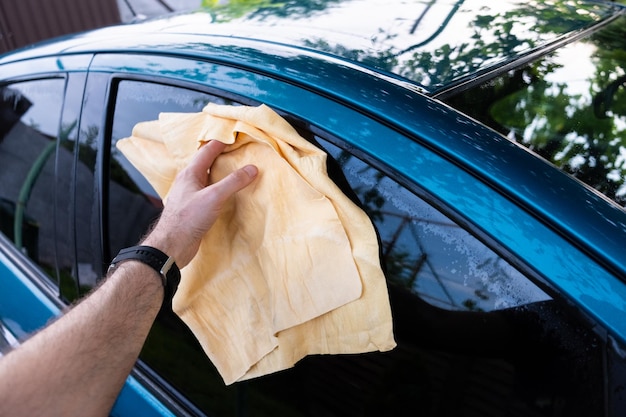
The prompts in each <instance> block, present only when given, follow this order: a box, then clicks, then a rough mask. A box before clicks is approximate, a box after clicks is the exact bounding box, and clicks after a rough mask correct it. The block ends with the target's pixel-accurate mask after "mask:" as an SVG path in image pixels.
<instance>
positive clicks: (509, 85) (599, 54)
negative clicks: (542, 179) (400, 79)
mask: <svg viewBox="0 0 626 417" xmlns="http://www.w3.org/2000/svg"><path fill="white" fill-rule="evenodd" d="M624 50H626V17H623V18H621V19H618V20H617V21H616V22H614V23H612V24H610V25H608V26H607V27H605V28H603V29H602V30H600V31H599V32H597V33H595V34H593V35H592V36H590V37H589V38H587V39H583V40H581V41H578V42H575V43H573V44H571V45H568V46H566V47H564V48H560V49H558V50H557V51H556V52H554V53H552V54H551V55H548V56H546V57H543V58H542V59H540V60H538V61H536V62H533V63H531V64H530V65H528V66H527V67H524V68H520V69H516V70H514V71H510V72H508V73H506V74H505V75H503V76H501V77H499V78H497V79H494V80H490V81H489V82H487V83H484V84H482V85H479V86H477V87H475V88H473V89H470V90H468V91H465V92H462V93H460V94H457V95H454V96H451V97H448V98H446V99H445V100H446V101H447V102H448V103H449V104H451V105H452V106H454V107H456V108H459V109H461V110H462V111H463V112H465V113H467V114H469V115H470V116H472V117H474V118H476V119H478V120H480V121H482V122H483V123H486V124H487V125H489V126H491V127H493V128H494V129H495V130H497V131H499V132H500V133H502V134H503V135H505V136H507V137H509V138H510V139H513V140H515V141H517V142H519V143H521V144H523V145H525V146H527V147H528V148H530V149H532V150H534V151H535V152H537V153H538V154H540V155H541V156H543V157H544V158H546V159H548V160H549V161H551V162H553V163H554V164H555V165H556V166H558V167H560V168H561V169H562V170H564V171H566V172H568V173H570V174H573V175H574V176H576V177H577V178H579V179H580V180H582V181H583V182H585V183H587V184H588V185H590V186H591V187H593V188H595V189H597V190H599V191H600V192H602V193H604V194H605V195H606V196H607V197H609V198H611V199H613V200H614V201H616V202H617V203H618V204H620V205H622V206H624V205H626V183H625V179H626V157H625V155H626V55H624Z"/></svg>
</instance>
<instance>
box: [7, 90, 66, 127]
mask: <svg viewBox="0 0 626 417" xmlns="http://www.w3.org/2000/svg"><path fill="white" fill-rule="evenodd" d="M10 88H11V89H14V90H18V91H20V93H21V94H22V95H24V96H25V97H26V98H27V99H29V100H30V101H31V102H33V103H46V105H45V106H40V105H36V104H35V105H33V106H31V107H30V108H29V109H28V111H27V112H26V113H25V114H24V115H23V116H22V118H21V121H22V122H23V123H24V124H26V125H28V126H31V124H33V123H34V122H33V121H34V120H37V123H36V125H34V126H31V127H33V128H35V129H37V130H39V131H40V132H41V133H43V134H44V135H46V136H50V137H53V138H56V137H57V135H58V134H59V123H60V121H61V109H62V108H63V103H62V99H63V95H64V91H63V90H64V88H65V81H64V80H62V79H51V80H44V81H39V82H37V83H29V82H27V83H18V84H13V85H11V87H10ZM35 97H36V99H35ZM55 103H56V104H55Z"/></svg>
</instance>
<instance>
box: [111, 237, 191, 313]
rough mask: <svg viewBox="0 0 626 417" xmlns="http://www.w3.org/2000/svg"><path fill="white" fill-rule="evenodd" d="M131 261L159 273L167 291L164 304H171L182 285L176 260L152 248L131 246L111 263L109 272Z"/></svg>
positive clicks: (123, 250)
mask: <svg viewBox="0 0 626 417" xmlns="http://www.w3.org/2000/svg"><path fill="white" fill-rule="evenodd" d="M131 259H132V260H135V261H139V262H143V263H144V264H146V265H148V266H150V267H152V268H153V269H154V270H155V271H156V272H158V273H159V275H160V276H161V282H162V284H163V289H164V290H165V297H164V298H163V303H164V304H168V305H169V304H171V302H172V298H174V294H175V293H176V290H177V289H178V284H179V283H180V269H178V266H177V265H176V262H174V258H172V257H170V256H167V255H166V254H165V253H163V252H161V251H160V250H158V249H157V248H153V247H152V246H131V247H130V248H125V249H122V250H121V251H119V253H118V254H117V256H116V257H115V258H113V260H112V261H111V264H110V265H109V269H108V272H109V273H110V272H112V271H113V270H114V269H115V267H116V266H117V265H118V264H120V263H121V262H124V261H128V260H131Z"/></svg>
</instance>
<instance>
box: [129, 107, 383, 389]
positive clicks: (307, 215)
mask: <svg viewBox="0 0 626 417" xmlns="http://www.w3.org/2000/svg"><path fill="white" fill-rule="evenodd" d="M209 140H219V141H221V142H224V143H226V144H228V146H227V148H226V149H225V150H224V152H223V153H222V154H221V155H220V156H219V157H218V158H217V160H216V161H215V163H214V164H213V166H212V167H211V169H210V171H209V179H210V181H211V182H216V181H219V180H220V179H221V178H224V177H225V176H226V175H228V174H229V173H230V172H232V171H233V170H235V169H237V168H240V167H242V166H244V165H246V164H254V165H256V166H257V167H258V168H259V174H258V177H257V178H256V179H255V181H254V182H253V183H252V185H250V186H248V187H247V188H245V189H243V190H241V191H239V192H238V193H237V194H236V195H235V196H234V197H233V198H232V199H231V201H230V202H229V204H228V205H227V206H225V207H224V209H223V211H222V213H221V215H220V217H219V218H218V220H217V221H216V223H215V224H214V225H213V227H212V228H211V229H210V230H209V232H208V233H207V234H206V235H205V236H204V238H203V240H202V242H201V245H200V250H199V251H198V253H197V255H196V256H195V258H194V259H193V260H192V261H191V262H190V263H189V264H188V265H187V266H186V267H185V268H183V270H182V271H181V273H182V280H181V283H180V286H179V289H178V292H177V293H176V296H175V297H174V300H173V309H174V312H175V313H176V314H177V315H178V316H179V317H180V318H181V319H182V320H183V321H184V322H185V323H186V324H187V325H188V326H189V328H190V329H191V330H192V332H193V333H194V335H195V336H196V337H197V338H198V340H199V341H200V344H201V345H202V347H203V349H204V351H205V352H206V354H207V355H208V356H209V358H210V359H211V361H212V362H213V363H214V364H215V366H216V368H217V370H218V371H219V372H220V374H221V376H222V378H223V379H224V382H225V383H226V384H232V383H233V382H235V381H241V380H245V379H249V378H252V377H258V376H261V375H265V374H268V373H272V372H276V371H279V370H282V369H286V368H289V367H292V366H293V365H294V364H295V363H296V362H297V361H299V360H300V359H302V358H303V357H304V356H306V355H310V354H340V353H363V352H371V351H376V350H380V351H386V350H390V349H392V348H393V347H395V341H394V338H393V331H392V322H391V310H390V306H389V298H388V294H387V286H386V282H385V278H384V275H383V273H382V270H381V268H380V263H379V250H378V241H377V238H376V233H375V231H374V228H373V226H372V224H371V222H370V220H369V218H368V217H367V215H366V214H365V213H364V212H363V211H362V210H361V209H360V208H359V207H357V206H356V205H355V204H354V203H353V202H352V201H351V200H350V199H349V198H348V197H347V196H345V195H344V194H343V192H342V191H341V190H340V189H339V188H338V187H337V186H336V185H335V184H334V183H333V181H332V180H331V179H330V178H329V177H328V175H327V173H326V154H325V153H324V152H323V151H321V150H320V149H318V148H317V147H315V146H314V145H312V144H311V143H309V142H308V141H307V140H305V139H304V138H302V137H301V136H300V135H299V134H298V133H297V132H296V130H295V129H294V128H293V127H292V126H291V125H290V124H289V123H288V122H287V121H286V120H284V119H283V118H282V117H280V116H279V115H278V114H277V113H275V112H274V111H273V110H271V109H270V108H269V107H267V106H265V105H261V106H258V107H249V106H225V105H216V104H208V105H207V106H206V107H205V108H204V109H203V110H202V112H200V113H162V114H160V115H159V120H155V121H148V122H142V123H138V124H137V125H136V126H135V128H134V129H133V133H132V136H131V137H129V138H125V139H122V140H120V141H118V143H117V147H118V149H119V150H120V151H121V152H122V153H123V154H124V155H125V156H126V157H127V158H128V159H129V161H130V162H131V163H132V164H133V165H135V167H136V168H137V169H138V170H139V171H140V172H141V173H142V174H143V175H144V176H145V177H146V179H147V180H148V181H149V182H150V183H151V185H152V186H153V187H154V189H155V190H156V191H157V192H158V193H159V195H160V196H161V197H162V198H163V199H164V201H165V204H167V193H168V191H169V188H170V186H171V184H172V182H173V180H174V178H175V176H176V174H177V173H178V172H179V171H180V170H181V169H183V168H184V167H185V166H186V164H187V163H188V162H189V161H190V160H191V158H192V157H193V155H194V153H195V152H196V151H197V149H199V147H201V146H202V145H203V144H205V143H206V142H207V141H209Z"/></svg>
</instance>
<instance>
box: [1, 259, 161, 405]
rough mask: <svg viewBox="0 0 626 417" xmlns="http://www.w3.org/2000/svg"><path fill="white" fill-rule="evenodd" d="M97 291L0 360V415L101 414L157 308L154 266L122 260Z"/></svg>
mask: <svg viewBox="0 0 626 417" xmlns="http://www.w3.org/2000/svg"><path fill="white" fill-rule="evenodd" d="M97 292H98V296H97V297H94V296H91V297H87V298H86V299H84V301H82V302H81V303H79V304H78V305H76V306H75V307H74V308H72V309H71V310H70V311H69V312H68V313H67V314H66V315H65V316H64V317H63V318H62V319H59V320H58V321H57V323H55V325H54V326H48V327H47V328H46V329H44V330H42V331H41V332H39V333H37V334H36V335H35V336H33V337H32V338H31V339H29V340H28V341H26V342H25V343H24V344H23V345H22V346H20V347H19V348H17V349H16V350H14V351H13V352H11V353H9V354H8V355H7V356H6V357H5V358H3V360H1V361H0V416H4V415H50V416H52V415H58V416H73V415H80V416H91V415H107V413H108V412H109V411H110V409H111V407H112V405H113V403H114V401H115V399H116V398H117V395H118V393H119V391H120V389H121V387H122V386H123V384H124V381H125V379H126V377H127V376H128V373H129V372H130V370H131V369H132V367H133V365H134V363H135V361H136V359H137V356H138V354H139V352H140V350H141V347H142V345H143V343H144V342H145V339H146V337H147V334H148V332H149V330H150V328H151V325H152V323H153V321H154V318H155V317H156V314H157V313H158V310H159V308H160V306H161V303H162V300H163V287H162V285H161V282H160V279H159V276H158V275H157V273H156V272H155V271H154V270H153V269H152V268H150V267H149V266H146V265H144V264H142V263H140V262H137V261H127V262H124V263H122V264H121V265H120V266H119V267H118V269H117V270H116V271H115V273H114V274H112V275H111V276H110V277H109V278H108V279H107V280H106V281H105V282H104V283H103V284H102V285H101V286H100V287H99V288H98V290H97ZM77 376H79V377H77Z"/></svg>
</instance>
